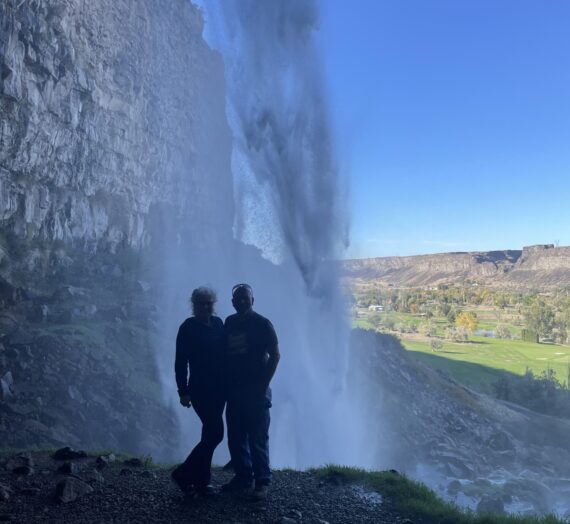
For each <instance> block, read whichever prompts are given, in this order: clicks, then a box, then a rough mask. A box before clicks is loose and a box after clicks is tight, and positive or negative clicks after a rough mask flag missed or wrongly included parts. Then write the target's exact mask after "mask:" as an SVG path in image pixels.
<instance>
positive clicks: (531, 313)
mask: <svg viewBox="0 0 570 524" xmlns="http://www.w3.org/2000/svg"><path fill="white" fill-rule="evenodd" d="M524 319H525V324H526V327H527V328H528V329H530V330H531V331H535V332H536V333H538V335H539V336H540V337H542V338H547V337H550V336H551V335H552V329H553V328H554V320H555V315H554V310H553V309H552V308H551V307H550V306H549V305H547V304H546V303H545V302H543V301H542V300H535V301H534V302H533V303H532V304H531V305H530V307H527V308H526V309H525V311H524Z"/></svg>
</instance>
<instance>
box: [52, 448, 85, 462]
mask: <svg viewBox="0 0 570 524" xmlns="http://www.w3.org/2000/svg"><path fill="white" fill-rule="evenodd" d="M86 456H87V453H85V451H81V450H80V451H76V450H74V449H72V448H70V447H69V446H66V447H64V448H60V449H58V450H57V451H56V452H55V453H54V454H53V455H52V458H53V459H55V460H73V459H78V458H84V457H86Z"/></svg>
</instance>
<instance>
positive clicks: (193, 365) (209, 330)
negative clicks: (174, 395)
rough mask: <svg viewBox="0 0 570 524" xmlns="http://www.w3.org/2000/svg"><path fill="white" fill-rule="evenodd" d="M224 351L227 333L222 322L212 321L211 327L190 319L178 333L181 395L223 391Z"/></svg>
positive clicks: (178, 366)
mask: <svg viewBox="0 0 570 524" xmlns="http://www.w3.org/2000/svg"><path fill="white" fill-rule="evenodd" d="M224 351H225V333H224V323H223V322H222V319H221V318H219V317H212V318H211V324H210V325H209V326H207V325H205V324H203V323H201V322H199V321H198V320H196V319H195V318H194V317H190V318H187V319H186V320H185V321H184V322H183V323H182V325H181V326H180V328H179V329H178V335H177V337H176V360H175V364H174V370H175V374H176V384H177V386H178V393H179V394H180V395H185V394H190V391H191V390H192V389H196V388H200V389H203V388H206V389H217V388H221V386H222V384H223V371H224ZM188 367H190V378H189V379H188Z"/></svg>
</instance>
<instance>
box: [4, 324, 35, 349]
mask: <svg viewBox="0 0 570 524" xmlns="http://www.w3.org/2000/svg"><path fill="white" fill-rule="evenodd" d="M8 339H9V341H10V344H11V345H12V346H29V345H30V344H32V343H33V342H34V337H33V335H32V334H31V333H30V332H29V331H27V330H25V329H23V328H21V327H19V328H18V329H17V330H16V331H15V332H14V333H12V334H10V335H9V337H8Z"/></svg>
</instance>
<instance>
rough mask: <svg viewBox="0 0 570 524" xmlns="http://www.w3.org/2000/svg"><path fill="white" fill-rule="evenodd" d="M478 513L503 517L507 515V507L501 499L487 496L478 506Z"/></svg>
mask: <svg viewBox="0 0 570 524" xmlns="http://www.w3.org/2000/svg"><path fill="white" fill-rule="evenodd" d="M477 512H478V513H494V514H497V515H501V514H503V513H505V505H504V503H503V501H502V500H501V498H500V497H498V496H495V495H485V496H483V498H482V499H481V500H480V501H479V503H478V504H477Z"/></svg>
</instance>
